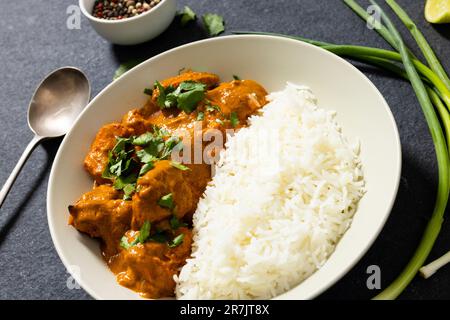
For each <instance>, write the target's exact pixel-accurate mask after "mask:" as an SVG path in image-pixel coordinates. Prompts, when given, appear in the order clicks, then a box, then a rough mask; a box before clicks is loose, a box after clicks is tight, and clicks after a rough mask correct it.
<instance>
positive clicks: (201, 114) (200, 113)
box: [197, 111, 205, 121]
mask: <svg viewBox="0 0 450 320" xmlns="http://www.w3.org/2000/svg"><path fill="white" fill-rule="evenodd" d="M203 119H205V114H204V113H203V112H201V111H200V112H199V113H198V115H197V121H203Z"/></svg>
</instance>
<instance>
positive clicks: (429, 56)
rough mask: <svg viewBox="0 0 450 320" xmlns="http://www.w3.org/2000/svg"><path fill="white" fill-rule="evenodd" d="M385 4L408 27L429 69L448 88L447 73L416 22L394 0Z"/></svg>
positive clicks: (449, 85) (449, 83) (449, 81)
mask: <svg viewBox="0 0 450 320" xmlns="http://www.w3.org/2000/svg"><path fill="white" fill-rule="evenodd" d="M386 2H387V4H388V5H389V6H390V7H391V8H392V10H393V11H394V12H395V13H396V14H397V16H398V17H399V18H400V20H401V21H402V22H403V24H404V25H405V26H406V27H407V28H408V30H409V31H410V32H411V35H412V36H413V37H414V39H415V40H416V42H417V44H418V46H419V48H420V50H421V51H422V53H423V55H424V57H425V59H426V60H427V62H428V64H429V65H430V67H431V69H432V70H433V71H434V72H435V73H436V75H437V76H438V77H439V78H441V80H442V82H444V83H445V85H446V86H447V89H450V79H449V77H448V76H447V73H446V72H445V70H444V67H443V66H442V64H441V62H440V61H439V59H438V58H437V56H436V54H435V53H434V51H433V49H432V48H431V46H430V44H429V43H428V41H427V40H426V39H425V37H424V35H423V34H422V32H421V31H420V30H419V28H417V26H416V24H415V23H414V21H412V19H411V18H410V17H409V16H408V14H407V13H406V12H405V10H403V8H402V7H400V6H399V5H398V4H397V2H395V0H386Z"/></svg>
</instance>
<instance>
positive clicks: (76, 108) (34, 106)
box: [28, 67, 90, 138]
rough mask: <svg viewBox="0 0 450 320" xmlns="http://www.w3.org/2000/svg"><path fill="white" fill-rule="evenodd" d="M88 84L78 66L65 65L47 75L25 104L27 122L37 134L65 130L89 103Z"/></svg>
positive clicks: (53, 134) (50, 135)
mask: <svg viewBox="0 0 450 320" xmlns="http://www.w3.org/2000/svg"><path fill="white" fill-rule="evenodd" d="M89 97H90V86H89V82H88V81H87V79H86V76H85V75H84V74H83V72H81V71H80V70H79V69H77V68H73V67H64V68H61V69H58V70H56V71H54V72H52V73H51V74H50V75H48V76H47V77H46V78H45V79H44V80H43V81H42V82H41V83H40V85H39V86H38V88H37V89H36V91H35V93H34V95H33V98H32V99H31V102H30V106H29V108H28V125H29V127H30V129H31V130H32V131H33V132H34V133H35V134H36V135H38V136H40V137H46V138H52V137H59V136H62V135H64V134H66V133H67V131H68V129H69V128H71V127H72V124H73V122H74V121H75V119H76V118H77V117H78V115H79V114H80V112H81V111H82V110H83V109H84V107H85V106H86V105H87V104H88V102H89Z"/></svg>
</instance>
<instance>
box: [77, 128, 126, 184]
mask: <svg viewBox="0 0 450 320" xmlns="http://www.w3.org/2000/svg"><path fill="white" fill-rule="evenodd" d="M126 133H127V129H126V128H125V127H124V126H123V125H122V124H120V123H111V124H107V125H105V126H103V127H102V128H101V129H100V131H99V132H98V133H97V136H96V137H95V140H94V142H92V145H91V148H90V149H89V153H88V154H87V156H86V158H85V159H84V167H85V169H86V170H87V172H89V174H90V175H91V176H92V177H93V178H94V179H95V181H96V182H98V183H100V184H101V183H105V182H107V180H105V179H103V178H102V173H103V171H104V170H105V168H106V166H107V164H108V153H109V151H110V150H111V149H113V148H114V146H115V145H116V142H117V141H116V136H124V135H126Z"/></svg>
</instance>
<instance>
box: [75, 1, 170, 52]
mask: <svg viewBox="0 0 450 320" xmlns="http://www.w3.org/2000/svg"><path fill="white" fill-rule="evenodd" d="M79 1H80V8H81V12H83V14H84V15H85V16H86V18H88V19H89V21H90V23H91V25H92V27H93V28H94V29H95V31H97V33H98V34H99V35H101V36H102V37H103V38H105V39H106V40H108V41H110V42H112V43H115V44H121V45H133V44H138V43H142V42H146V41H149V40H151V39H153V38H155V37H157V36H159V35H160V34H161V33H162V32H163V31H164V30H166V29H167V27H169V25H170V23H171V22H172V21H173V18H174V17H175V13H176V11H177V1H176V0H162V1H161V2H160V3H159V4H158V5H157V6H155V7H153V8H152V9H150V10H148V11H147V12H145V13H142V14H140V15H138V16H135V17H131V18H126V19H122V20H106V19H99V18H96V17H94V16H93V15H92V9H93V8H94V3H95V0H79Z"/></svg>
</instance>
